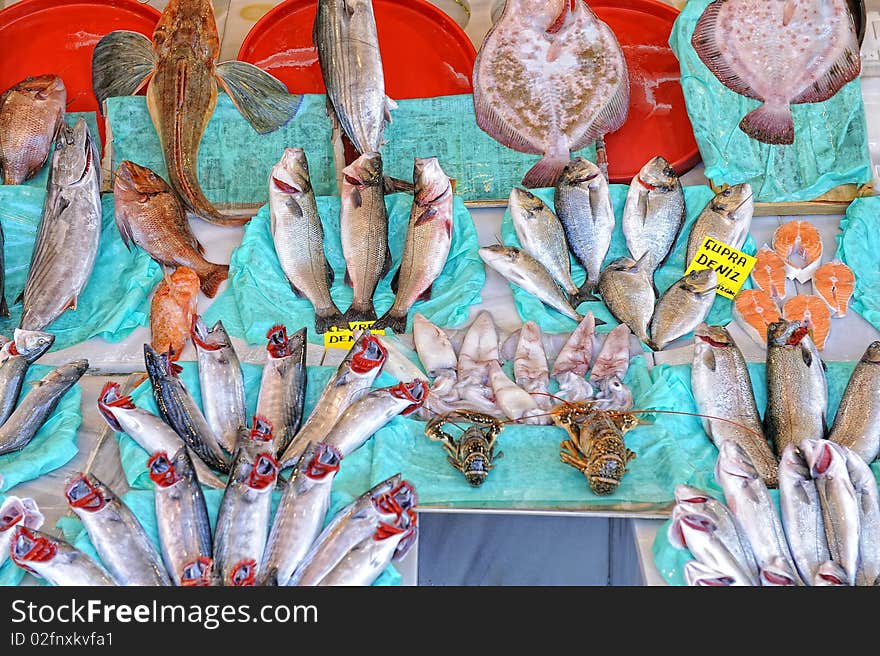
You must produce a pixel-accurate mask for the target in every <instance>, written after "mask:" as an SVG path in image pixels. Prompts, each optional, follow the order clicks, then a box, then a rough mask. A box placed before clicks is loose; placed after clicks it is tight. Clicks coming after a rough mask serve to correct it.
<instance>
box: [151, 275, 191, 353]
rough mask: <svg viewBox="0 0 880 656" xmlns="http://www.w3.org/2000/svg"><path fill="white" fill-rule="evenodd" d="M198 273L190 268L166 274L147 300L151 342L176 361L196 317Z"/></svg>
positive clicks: (158, 349) (155, 347)
mask: <svg viewBox="0 0 880 656" xmlns="http://www.w3.org/2000/svg"><path fill="white" fill-rule="evenodd" d="M198 296H199V276H198V275H197V274H196V272H195V271H193V270H192V269H190V268H189V267H185V266H182V267H178V268H177V269H175V270H174V272H173V273H171V274H170V275H169V274H166V275H165V277H164V278H162V280H160V281H159V284H158V285H157V286H156V291H155V292H154V293H153V299H152V301H150V344H151V345H152V347H153V348H154V349H156V350H157V351H159V352H160V353H168V354H169V356H170V358H171V359H172V360H179V359H180V356H181V355H183V349H184V348H185V347H186V340H187V339H189V337H190V330H191V329H192V324H193V321H194V320H195V317H196V305H197V302H198Z"/></svg>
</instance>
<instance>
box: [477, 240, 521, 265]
mask: <svg viewBox="0 0 880 656" xmlns="http://www.w3.org/2000/svg"><path fill="white" fill-rule="evenodd" d="M478 253H479V255H480V259H481V260H483V262H485V263H486V264H487V265H488V266H490V267H492V268H493V269H496V270H498V271H506V270H509V269H511V268H513V267H514V266H516V264H517V262H519V261H520V259H521V253H520V250H519V249H518V248H516V247H514V246H505V245H504V244H492V245H491V246H483V247H482V248H480V249H479V251H478Z"/></svg>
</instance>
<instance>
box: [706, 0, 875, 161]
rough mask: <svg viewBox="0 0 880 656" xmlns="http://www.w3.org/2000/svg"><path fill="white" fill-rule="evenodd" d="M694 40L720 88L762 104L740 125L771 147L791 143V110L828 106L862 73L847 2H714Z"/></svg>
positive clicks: (721, 0) (806, 0)
mask: <svg viewBox="0 0 880 656" xmlns="http://www.w3.org/2000/svg"><path fill="white" fill-rule="evenodd" d="M691 41H692V44H693V46H694V50H695V51H696V53H697V55H698V56H699V57H700V59H701V60H702V61H703V63H704V64H706V66H707V67H708V68H709V70H710V71H712V73H714V75H715V76H716V77H717V78H718V80H719V81H720V82H721V83H722V84H724V85H725V86H726V87H728V88H729V89H731V90H732V91H734V92H736V93H738V94H740V95H743V96H746V97H747V98H753V99H755V100H758V101H761V103H762V104H761V105H760V106H759V107H758V108H757V109H755V110H753V111H751V112H749V113H748V114H746V115H745V116H744V117H743V119H742V121H741V122H740V124H739V126H740V129H741V130H742V131H743V132H745V133H746V134H747V135H749V136H750V137H752V138H753V139H757V140H758V141H762V142H764V143H769V144H791V143H794V137H795V125H794V120H793V118H792V113H791V105H796V104H800V103H816V102H822V101H824V100H828V99H829V98H831V97H832V96H834V94H836V93H837V92H838V91H839V90H840V89H841V87H843V85H845V84H846V83H847V82H849V81H851V80H853V79H854V78H856V77H857V76H858V74H859V71H860V70H861V60H860V58H859V40H858V28H857V27H856V25H855V23H854V21H853V17H852V16H851V14H850V7H849V3H848V2H847V1H846V0H822V2H815V1H814V0H715V1H714V2H712V3H710V4H709V6H708V7H706V10H705V11H704V12H703V15H702V16H701V17H700V20H699V21H698V22H697V25H696V28H695V29H694V34H693V37H692V39H691Z"/></svg>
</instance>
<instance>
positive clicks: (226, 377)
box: [155, 317, 265, 453]
mask: <svg viewBox="0 0 880 656" xmlns="http://www.w3.org/2000/svg"><path fill="white" fill-rule="evenodd" d="M191 334H192V341H193V345H194V346H195V347H196V357H197V359H198V362H199V387H200V389H201V392H202V408H203V410H204V414H205V419H206V420H207V421H208V425H209V426H210V427H211V430H212V431H214V435H216V436H217V439H218V441H219V442H220V445H221V446H222V447H223V448H224V449H226V450H227V451H229V452H230V453H231V452H232V450H233V449H234V448H235V441H236V439H237V438H238V430H239V429H240V428H242V427H243V426H247V403H246V401H245V397H244V375H243V374H242V372H241V363H240V362H239V361H238V355H236V353H235V349H234V348H233V346H232V340H230V339H229V335H227V334H226V329H225V328H224V327H223V322H222V321H218V322H217V323H215V324H214V327H213V328H211V330H208V327H207V326H206V325H205V322H204V321H202V320H201V318H199V317H195V318H194V321H193V324H192V329H191ZM264 375H265V371H264ZM257 412H258V413H262V411H261V410H259V409H257ZM155 450H158V449H155Z"/></svg>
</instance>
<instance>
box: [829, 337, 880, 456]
mask: <svg viewBox="0 0 880 656" xmlns="http://www.w3.org/2000/svg"><path fill="white" fill-rule="evenodd" d="M828 439H829V440H831V441H832V442H836V443H837V444H840V445H842V446H845V447H847V448H848V449H850V450H852V451H853V452H855V453H857V454H858V455H859V456H861V457H862V458H863V459H864V461H865V462H867V463H871V462H874V460H876V459H877V456H878V454H880V342H872V343H871V345H870V346H868V348H867V349H866V350H865V353H864V355H862V357H861V359H860V360H859V362H858V364H857V365H856V368H855V369H854V370H853V372H852V375H851V376H850V378H849V382H848V383H847V385H846V391H844V393H843V398H841V400H840V406H838V408H837V415H836V416H835V417H834V424H833V425H832V426H831V431H830V433H829V435H828Z"/></svg>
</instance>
